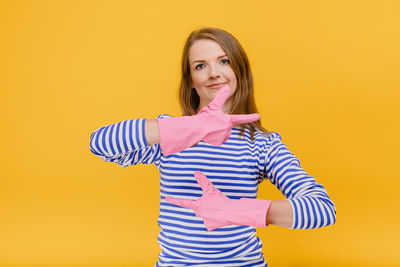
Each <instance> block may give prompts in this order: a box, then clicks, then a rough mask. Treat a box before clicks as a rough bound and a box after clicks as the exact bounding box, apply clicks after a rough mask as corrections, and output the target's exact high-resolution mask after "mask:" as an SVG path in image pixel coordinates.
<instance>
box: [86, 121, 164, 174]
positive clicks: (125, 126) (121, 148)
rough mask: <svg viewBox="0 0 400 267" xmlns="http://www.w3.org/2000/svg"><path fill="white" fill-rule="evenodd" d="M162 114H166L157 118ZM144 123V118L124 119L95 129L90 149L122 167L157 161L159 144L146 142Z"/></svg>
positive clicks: (159, 154) (159, 153) (159, 151)
mask: <svg viewBox="0 0 400 267" xmlns="http://www.w3.org/2000/svg"><path fill="white" fill-rule="evenodd" d="M164 116H168V115H160V116H158V117H157V119H158V118H161V117H164ZM145 123H146V119H133V120H125V121H121V122H118V123H115V124H111V125H108V126H103V127H101V128H99V129H97V130H95V131H94V132H93V133H92V134H91V136H90V144H89V147H90V151H92V153H93V154H95V155H97V156H99V157H100V158H102V159H103V160H104V161H107V162H114V163H117V164H119V165H121V166H122V167H128V166H130V165H135V164H139V163H144V164H152V163H156V162H159V160H160V157H161V149H160V144H154V145H152V146H150V145H148V144H147V141H146V136H145Z"/></svg>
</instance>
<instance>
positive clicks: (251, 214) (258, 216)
mask: <svg viewBox="0 0 400 267" xmlns="http://www.w3.org/2000/svg"><path fill="white" fill-rule="evenodd" d="M271 203H272V201H271V200H263V199H254V198H241V199H239V200H237V201H235V203H234V206H235V207H234V210H235V214H234V216H233V217H232V218H230V219H229V221H230V223H231V224H236V225H248V226H253V227H264V228H265V227H268V225H267V224H266V217H267V211H268V209H269V207H270V206H271Z"/></svg>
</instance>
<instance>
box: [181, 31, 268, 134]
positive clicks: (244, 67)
mask: <svg viewBox="0 0 400 267" xmlns="http://www.w3.org/2000/svg"><path fill="white" fill-rule="evenodd" d="M200 39H209V40H212V41H215V42H217V43H218V44H219V45H220V46H221V47H222V49H223V50H224V51H225V53H226V55H227V56H228V59H229V61H230V64H231V67H232V69H233V72H234V73H235V75H236V79H237V88H236V91H235V93H234V94H233V95H232V97H233V99H232V106H231V109H230V111H229V113H230V114H251V113H258V111H257V107H256V103H255V101H254V93H253V75H252V73H251V69H250V63H249V60H248V58H247V55H246V52H245V51H244V49H243V47H242V46H241V45H240V43H239V42H238V40H237V39H236V38H235V37H234V36H232V35H231V34H230V33H228V32H226V31H224V30H222V29H218V28H211V27H205V28H201V29H198V30H195V31H193V32H192V33H191V34H190V35H189V37H188V38H187V40H186V43H185V46H184V48H183V53H182V61H181V66H182V69H181V71H182V76H181V83H180V86H179V102H180V106H181V109H182V112H183V115H184V116H191V115H195V114H197V112H196V110H197V108H198V106H199V103H200V98H199V95H198V94H197V92H196V90H193V89H192V87H191V84H192V78H191V72H190V71H191V70H190V62H189V50H190V48H191V47H192V45H193V44H194V42H196V41H197V40H200ZM239 126H240V127H241V131H240V135H243V134H244V131H245V128H249V130H250V134H251V136H250V138H251V140H252V141H253V139H254V131H255V129H258V130H259V131H262V132H264V133H266V134H269V131H267V130H266V129H264V127H263V126H262V125H261V121H260V120H258V121H254V122H251V123H245V124H239Z"/></svg>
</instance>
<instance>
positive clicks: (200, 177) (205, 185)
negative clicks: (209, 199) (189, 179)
mask: <svg viewBox="0 0 400 267" xmlns="http://www.w3.org/2000/svg"><path fill="white" fill-rule="evenodd" d="M194 177H195V178H196V181H197V183H198V184H199V185H200V187H201V189H202V190H203V193H209V192H211V191H212V190H213V189H214V185H213V183H212V182H211V181H210V180H208V178H207V176H205V175H204V174H203V173H202V172H201V171H196V172H195V173H194Z"/></svg>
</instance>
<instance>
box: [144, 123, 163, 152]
mask: <svg viewBox="0 0 400 267" xmlns="http://www.w3.org/2000/svg"><path fill="white" fill-rule="evenodd" d="M145 135H146V140H147V144H148V145H149V146H151V145H154V144H159V143H160V130H159V129H158V123H157V120H146V123H145Z"/></svg>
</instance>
